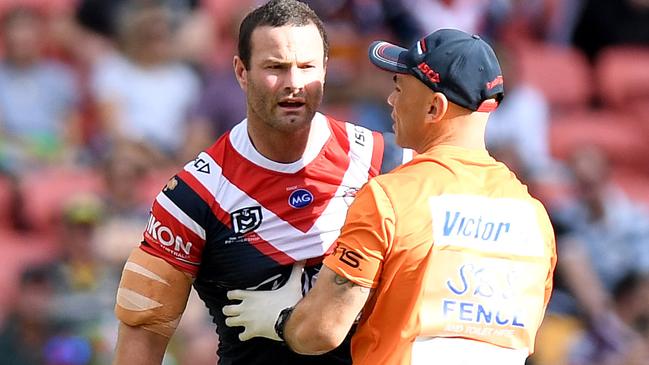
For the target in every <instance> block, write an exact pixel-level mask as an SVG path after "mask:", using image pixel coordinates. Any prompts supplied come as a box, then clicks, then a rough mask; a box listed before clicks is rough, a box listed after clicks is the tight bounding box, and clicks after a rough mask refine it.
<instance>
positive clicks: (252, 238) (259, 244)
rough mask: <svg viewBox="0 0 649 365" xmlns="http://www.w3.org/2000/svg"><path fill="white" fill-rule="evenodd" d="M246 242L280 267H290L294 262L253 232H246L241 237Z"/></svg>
mask: <svg viewBox="0 0 649 365" xmlns="http://www.w3.org/2000/svg"><path fill="white" fill-rule="evenodd" d="M243 237H245V238H246V239H247V240H248V242H250V243H251V246H252V247H254V248H255V249H257V250H259V251H260V252H261V253H263V254H264V255H265V256H267V257H270V258H271V259H273V261H275V262H277V263H278V264H280V265H290V264H292V263H294V262H295V260H293V259H292V258H291V257H290V256H289V255H287V254H285V253H284V252H282V251H280V250H278V249H277V248H276V247H275V246H273V245H271V244H270V243H268V242H266V241H265V240H264V239H263V238H261V237H259V235H258V234H257V233H255V232H248V233H246V234H244V235H243Z"/></svg>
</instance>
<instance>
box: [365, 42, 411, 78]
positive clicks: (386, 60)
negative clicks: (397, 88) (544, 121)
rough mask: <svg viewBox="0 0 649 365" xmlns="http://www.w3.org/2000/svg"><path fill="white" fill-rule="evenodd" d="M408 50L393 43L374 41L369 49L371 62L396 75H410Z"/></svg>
mask: <svg viewBox="0 0 649 365" xmlns="http://www.w3.org/2000/svg"><path fill="white" fill-rule="evenodd" d="M407 53H408V50H407V49H405V48H402V47H399V46H395V45H394V44H392V43H388V42H384V41H374V42H372V44H371V45H370V48H369V57H370V61H372V63H373V64H374V65H376V66H377V67H380V68H382V69H384V70H387V71H391V72H396V73H402V74H405V73H408V66H407V65H406V63H405V57H406V54H407Z"/></svg>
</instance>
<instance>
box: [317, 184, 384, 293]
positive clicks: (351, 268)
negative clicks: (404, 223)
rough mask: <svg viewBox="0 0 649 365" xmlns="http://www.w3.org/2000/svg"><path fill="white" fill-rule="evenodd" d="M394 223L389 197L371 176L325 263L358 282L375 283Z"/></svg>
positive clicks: (364, 283) (356, 199)
mask: <svg viewBox="0 0 649 365" xmlns="http://www.w3.org/2000/svg"><path fill="white" fill-rule="evenodd" d="M394 223H395V216H394V211H393V209H392V204H391V202H390V200H389V199H388V197H387V195H386V194H385V192H384V191H383V189H382V188H381V186H380V185H379V184H378V183H377V182H376V181H375V180H370V181H369V182H368V183H367V184H366V185H365V186H364V187H363V188H362V189H361V190H360V191H359V192H358V194H357V195H356V198H355V199H354V202H353V203H352V205H351V206H350V207H349V210H348V212H347V219H346V221H345V225H344V226H343V228H342V230H341V234H340V236H339V237H338V240H337V241H336V245H335V248H334V250H333V251H332V253H331V254H330V255H329V256H327V257H326V258H325V260H324V264H325V265H326V266H327V267H328V268H329V269H331V270H333V271H334V272H336V273H337V274H338V275H340V276H343V277H345V278H347V279H348V280H350V281H352V282H354V283H356V284H358V285H361V286H364V287H370V288H374V287H376V286H377V285H378V278H379V277H380V274H381V271H382V268H383V262H384V260H385V258H386V255H387V253H388V252H389V250H390V247H392V240H393V237H394V229H395V227H394Z"/></svg>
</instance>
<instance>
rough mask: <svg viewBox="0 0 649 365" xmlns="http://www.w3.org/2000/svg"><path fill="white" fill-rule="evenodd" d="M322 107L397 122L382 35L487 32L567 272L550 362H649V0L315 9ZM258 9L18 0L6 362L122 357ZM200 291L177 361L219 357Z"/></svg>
mask: <svg viewBox="0 0 649 365" xmlns="http://www.w3.org/2000/svg"><path fill="white" fill-rule="evenodd" d="M306 2H307V3H309V4H310V5H311V6H312V7H313V8H314V10H316V12H317V13H318V14H319V15H320V16H321V17H322V18H323V19H324V20H325V23H326V26H327V31H328V32H329V37H330V45H331V54H330V59H329V66H328V74H327V83H326V91H325V102H324V104H323V106H322V111H325V112H328V113H330V114H332V115H333V116H334V117H337V118H338V119H346V120H352V121H357V122H359V123H360V124H363V125H365V126H368V127H370V128H372V129H376V130H389V129H390V128H391V121H390V110H389V109H388V107H387V104H386V103H385V98H386V97H387V95H388V93H389V91H390V90H391V88H392V81H391V75H388V74H386V73H381V72H376V70H375V69H374V68H373V67H372V66H371V65H370V64H369V62H368V61H367V57H366V52H367V51H366V50H367V46H368V44H369V43H370V41H371V40H374V39H378V38H382V39H386V40H391V41H395V42H399V43H400V44H403V45H408V46H409V45H410V44H412V43H413V42H414V41H415V40H416V39H417V38H418V37H420V36H422V35H424V34H426V33H428V32H431V31H434V30H436V29H439V28H443V27H454V28H459V29H463V30H465V31H468V32H474V33H479V34H481V35H482V36H483V38H485V39H487V40H488V41H489V42H490V43H491V44H492V45H493V46H494V48H495V49H496V50H497V53H498V55H499V57H500V59H501V63H502V64H503V73H504V78H505V80H506V81H505V87H506V94H507V95H506V98H505V101H504V103H503V104H502V106H501V107H500V108H499V110H498V111H497V112H496V113H494V114H493V116H492V118H491V121H490V126H489V129H488V140H487V143H488V145H489V147H490V149H491V152H492V154H493V155H494V156H496V157H497V158H499V159H501V160H503V161H506V163H507V164H508V165H509V166H510V167H511V168H512V169H514V170H515V171H516V173H517V175H519V177H520V178H521V179H522V180H524V181H525V182H526V183H527V184H528V186H529V188H530V190H531V191H532V192H533V193H534V194H535V195H536V196H537V197H538V198H539V199H541V200H542V201H543V203H544V204H545V205H546V206H547V207H548V209H549V211H550V212H551V216H552V219H553V221H554V222H555V227H556V232H557V243H558V247H559V253H560V262H559V267H558V270H557V278H556V288H557V290H556V291H555V294H554V296H553V299H552V302H551V304H550V306H549V309H548V315H547V317H546V320H545V322H544V325H543V327H542V329H541V333H540V335H539V338H538V343H537V354H536V355H535V356H533V357H532V358H531V359H530V360H529V363H530V364H534V365H546V364H547V365H561V364H569V365H580V364H625V365H631V364H633V365H636V364H649V279H648V276H647V274H648V273H649V215H648V208H649V143H648V141H649V1H647V0H618V1H610V0H313V1H306ZM258 3H259V1H257V0H203V1H200V0H193V1H192V0H139V1H138V0H0V57H1V58H2V61H1V63H0V248H1V249H2V252H4V253H3V254H2V255H0V364H6V365H13V364H16V365H18V364H19V365H31V364H46V365H87V364H92V365H100V364H109V363H110V358H111V353H112V350H113V347H114V344H115V339H116V328H117V323H116V321H115V319H114V318H113V314H112V308H113V304H114V293H115V290H116V287H117V284H118V280H119V275H120V271H121V267H122V265H123V262H124V261H125V259H126V257H127V255H128V252H129V251H130V249H131V248H132V247H134V246H136V245H137V244H138V242H139V240H140V236H141V233H142V231H143V230H144V227H145V225H146V222H147V219H148V209H149V205H150V204H151V202H152V200H153V198H154V197H155V195H156V194H157V192H158V191H159V190H160V189H161V188H162V187H163V186H164V185H165V183H166V181H167V179H168V178H169V177H170V176H171V175H172V174H173V173H174V172H175V171H176V170H178V169H179V168H181V166H182V165H183V164H184V163H185V162H186V161H189V160H191V159H192V158H193V156H194V155H195V154H196V153H197V152H198V151H200V150H201V149H203V148H205V147H206V146H208V145H209V144H211V143H212V142H213V141H215V140H216V138H218V136H220V135H221V134H222V133H224V131H226V130H227V129H228V128H229V127H231V126H232V125H234V124H236V123H237V122H238V121H240V120H241V119H242V118H243V117H244V115H245V100H244V98H243V94H242V92H241V91H240V89H239V87H238V85H237V83H236V80H235V79H234V76H233V74H232V69H231V60H232V56H233V54H234V52H235V47H236V38H237V32H238V24H239V22H240V20H241V18H242V16H243V14H245V13H246V12H247V11H248V10H250V9H251V8H252V7H253V6H255V5H256V4H258ZM206 312H207V311H206V310H205V308H204V307H203V305H202V303H200V301H197V300H196V298H195V296H192V298H191V300H190V304H189V307H188V310H187V312H186V314H185V316H184V317H183V320H182V322H181V326H180V328H179V330H178V331H177V334H176V336H175V337H174V338H173V340H172V343H171V345H170V347H169V351H168V354H167V356H166V357H165V364H178V365H189V364H191V365H203V364H214V363H215V361H216V355H215V348H216V341H217V339H216V335H215V334H214V330H213V328H212V324H211V323H210V320H209V318H208V317H207V313H206Z"/></svg>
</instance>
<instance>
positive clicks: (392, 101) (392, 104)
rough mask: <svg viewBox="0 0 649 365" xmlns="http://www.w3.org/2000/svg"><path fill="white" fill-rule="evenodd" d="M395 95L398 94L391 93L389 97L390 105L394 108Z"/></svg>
mask: <svg viewBox="0 0 649 365" xmlns="http://www.w3.org/2000/svg"><path fill="white" fill-rule="evenodd" d="M395 94H396V92H395V91H393V92H391V93H390V95H388V105H390V106H392V107H393V106H394V98H395Z"/></svg>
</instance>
